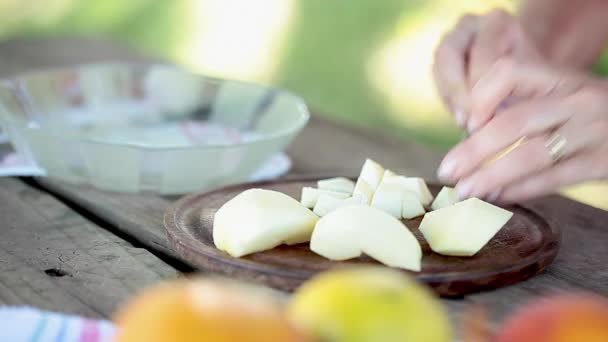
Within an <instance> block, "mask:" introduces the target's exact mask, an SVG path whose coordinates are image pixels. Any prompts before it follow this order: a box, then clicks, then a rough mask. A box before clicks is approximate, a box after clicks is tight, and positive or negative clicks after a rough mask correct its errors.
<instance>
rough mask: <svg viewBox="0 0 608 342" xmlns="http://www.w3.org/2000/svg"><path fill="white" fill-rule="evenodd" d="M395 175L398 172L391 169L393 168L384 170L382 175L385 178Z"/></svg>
mask: <svg viewBox="0 0 608 342" xmlns="http://www.w3.org/2000/svg"><path fill="white" fill-rule="evenodd" d="M394 176H397V174H396V173H394V172H393V171H391V170H384V175H382V179H385V178H387V177H394Z"/></svg>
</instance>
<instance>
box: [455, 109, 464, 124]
mask: <svg viewBox="0 0 608 342" xmlns="http://www.w3.org/2000/svg"><path fill="white" fill-rule="evenodd" d="M454 118H455V119H456V124H457V125H458V127H463V126H464V124H465V122H464V118H465V115H464V111H462V110H460V109H457V110H456V111H455V112H454Z"/></svg>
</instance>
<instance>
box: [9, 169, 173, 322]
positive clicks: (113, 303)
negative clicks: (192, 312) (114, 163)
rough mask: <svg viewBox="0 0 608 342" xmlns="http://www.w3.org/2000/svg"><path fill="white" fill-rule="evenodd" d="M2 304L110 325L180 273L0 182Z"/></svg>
mask: <svg viewBox="0 0 608 342" xmlns="http://www.w3.org/2000/svg"><path fill="white" fill-rule="evenodd" d="M0 203H2V205H1V206H0V303H2V304H15V305H16V304H19V305H33V306H36V307H40V308H43V309H49V310H57V311H62V312H67V313H73V314H82V315H86V316H90V317H108V316H109V315H110V314H111V313H112V312H113V311H114V310H115V309H116V308H117V306H118V305H119V304H120V303H121V302H123V301H124V300H125V299H126V298H128V297H129V296H131V295H132V294H133V293H135V292H136V291H138V290H139V289H141V288H142V287H144V286H147V285H150V284H153V283H155V282H157V281H159V280H161V279H166V278H173V277H176V276H177V272H176V270H175V269H173V268H172V267H171V266H169V265H167V264H165V263H164V262H163V261H161V260H160V259H158V258H157V257H156V256H154V255H153V254H151V253H150V252H149V251H148V250H146V249H145V248H137V247H134V246H132V245H131V244H129V243H128V242H126V241H124V240H122V239H120V238H118V237H117V236H116V235H113V234H112V233H110V232H108V231H105V230H103V229H101V228H100V227H98V226H96V225H95V224H93V223H91V222H89V221H87V220H86V219H84V218H83V217H82V216H80V215H79V214H77V213H76V212H74V211H73V210H71V209H70V208H68V207H67V206H65V205H64V204H62V203H61V202H59V201H57V200H56V199H55V198H53V197H52V196H50V195H48V194H46V193H43V192H41V191H39V190H37V189H35V188H33V187H31V186H29V185H27V184H25V183H23V182H21V181H19V180H17V179H8V178H5V179H1V180H0Z"/></svg>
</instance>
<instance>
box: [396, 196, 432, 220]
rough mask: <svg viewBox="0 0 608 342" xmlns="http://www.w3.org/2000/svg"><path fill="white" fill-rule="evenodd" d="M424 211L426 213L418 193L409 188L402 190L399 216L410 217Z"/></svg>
mask: <svg viewBox="0 0 608 342" xmlns="http://www.w3.org/2000/svg"><path fill="white" fill-rule="evenodd" d="M424 213H426V210H424V207H423V206H422V203H420V198H419V197H418V195H417V194H415V193H413V192H411V191H409V190H405V191H403V202H402V205H401V217H402V218H404V219H411V218H414V217H418V216H421V215H424Z"/></svg>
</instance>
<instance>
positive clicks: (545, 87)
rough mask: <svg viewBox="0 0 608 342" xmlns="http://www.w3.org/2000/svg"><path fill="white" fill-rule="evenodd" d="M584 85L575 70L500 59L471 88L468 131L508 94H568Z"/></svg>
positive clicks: (486, 117) (537, 95) (475, 126)
mask: <svg viewBox="0 0 608 342" xmlns="http://www.w3.org/2000/svg"><path fill="white" fill-rule="evenodd" d="M583 85H584V82H583V81H582V78H581V76H580V75H578V74H575V73H567V72H560V71H556V70H554V69H551V68H548V67H546V66H543V65H532V64H518V63H516V62H515V61H514V60H513V59H511V58H502V59H499V60H498V61H497V62H496V63H495V64H494V65H493V66H492V68H491V69H490V70H489V71H488V72H487V73H486V74H484V75H483V76H482V78H481V79H480V80H479V81H478V82H477V84H475V86H474V87H473V90H472V91H471V118H470V119H469V131H475V130H476V129H478V128H479V127H482V126H483V125H485V124H486V123H487V122H488V121H489V120H490V119H491V118H492V117H493V115H494V113H495V112H496V111H497V110H498V109H499V107H500V105H501V104H502V103H503V102H504V101H505V100H507V99H509V98H510V97H515V98H528V99H529V98H534V97H539V96H543V97H546V98H560V97H567V96H569V95H572V94H574V93H576V92H577V91H578V90H579V89H580V88H581V87H582V86H583Z"/></svg>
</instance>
